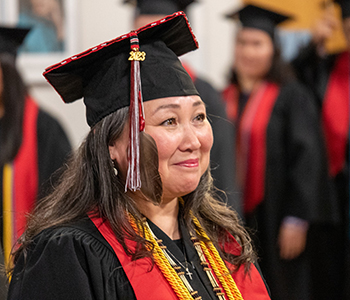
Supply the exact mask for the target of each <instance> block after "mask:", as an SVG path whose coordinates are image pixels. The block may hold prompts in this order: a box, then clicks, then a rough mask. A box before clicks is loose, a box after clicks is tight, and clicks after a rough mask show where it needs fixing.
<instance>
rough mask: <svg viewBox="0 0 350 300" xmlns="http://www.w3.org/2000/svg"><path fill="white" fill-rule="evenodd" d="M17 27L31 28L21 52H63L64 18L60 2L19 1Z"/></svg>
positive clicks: (54, 0)
mask: <svg viewBox="0 0 350 300" xmlns="http://www.w3.org/2000/svg"><path fill="white" fill-rule="evenodd" d="M19 4H20V7H19V9H20V13H19V18H18V26H19V27H27V28H31V31H30V33H29V34H28V37H27V38H26V39H25V41H24V43H23V46H22V48H21V51H24V52H40V53H47V52H60V51H64V26H63V25H64V22H63V21H64V17H63V8H62V1H61V0H21V1H19Z"/></svg>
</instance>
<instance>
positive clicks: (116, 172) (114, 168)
mask: <svg viewBox="0 0 350 300" xmlns="http://www.w3.org/2000/svg"><path fill="white" fill-rule="evenodd" d="M112 166H113V170H114V175H115V176H118V169H117V168H116V167H115V163H114V161H113V160H112Z"/></svg>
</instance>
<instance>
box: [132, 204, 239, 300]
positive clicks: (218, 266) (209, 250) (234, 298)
mask: <svg viewBox="0 0 350 300" xmlns="http://www.w3.org/2000/svg"><path fill="white" fill-rule="evenodd" d="M181 201H183V200H182V199H181V198H180V202H181ZM182 203H183V202H182ZM191 217H192V221H193V223H194V224H195V226H196V227H197V229H196V230H197V234H198V235H200V236H202V237H203V238H205V239H207V240H208V241H209V242H206V243H205V242H203V241H199V243H200V250H201V251H198V254H199V255H204V256H205V257H206V258H207V260H208V261H209V264H210V266H211V268H212V270H213V271H214V273H215V275H216V277H217V278H218V279H219V281H220V283H221V285H222V287H223V289H224V291H225V293H226V295H227V297H228V299H229V300H243V297H242V295H241V293H240V291H239V289H238V287H237V285H236V283H235V282H234V280H233V278H232V276H231V274H230V272H229V270H228V269H227V267H226V265H225V263H224V261H223V260H222V258H221V256H220V254H219V252H218V251H217V249H216V248H215V246H214V245H213V243H212V242H211V241H210V239H209V237H208V235H207V234H206V232H205V231H204V230H203V228H202V226H201V224H200V222H199V221H198V219H197V218H196V217H195V216H194V215H193V214H191ZM129 221H130V224H131V226H132V227H133V229H134V230H135V232H136V233H140V228H139V227H138V226H137V224H136V221H135V219H134V217H133V216H132V215H131V214H129ZM143 226H144V228H145V236H144V238H145V239H146V240H148V241H150V242H151V243H152V244H153V246H154V249H153V253H152V254H153V257H154V261H155V263H156V265H157V266H158V268H159V269H160V271H161V272H162V274H163V275H164V277H165V278H166V279H167V281H168V282H169V284H170V286H171V287H172V289H173V290H174V292H175V294H176V295H177V297H178V298H179V299H183V300H193V297H192V296H191V294H190V292H189V291H188V289H187V288H186V286H185V285H184V283H183V282H182V280H181V278H180V277H179V275H178V274H177V273H176V271H175V270H174V268H173V267H172V266H171V264H170V263H169V261H168V260H167V258H166V257H165V255H164V253H163V251H162V249H161V247H160V245H159V244H158V242H157V241H156V239H155V238H154V237H153V235H152V234H151V232H150V230H149V228H148V226H147V225H143ZM149 250H150V249H149ZM200 252H202V254H200Z"/></svg>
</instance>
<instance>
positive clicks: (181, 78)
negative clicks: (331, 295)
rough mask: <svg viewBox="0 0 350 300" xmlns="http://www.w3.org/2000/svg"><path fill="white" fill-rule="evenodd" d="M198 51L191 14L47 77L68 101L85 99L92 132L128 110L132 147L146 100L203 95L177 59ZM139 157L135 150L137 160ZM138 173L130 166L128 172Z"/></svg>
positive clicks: (81, 57)
mask: <svg viewBox="0 0 350 300" xmlns="http://www.w3.org/2000/svg"><path fill="white" fill-rule="evenodd" d="M197 48H198V43H197V40H196V38H195V37H194V35H193V32H192V29H191V27H190V25H189V23H188V20H187V17H186V15H185V14H184V13H183V12H177V13H175V14H173V15H171V16H167V17H165V18H163V19H161V20H159V21H156V22H153V23H152V24H148V25H146V26H144V27H141V28H139V29H137V30H135V31H131V32H130V33H128V34H125V35H123V36H120V37H118V38H116V39H113V40H111V41H108V42H105V43H102V44H100V45H98V46H96V47H93V48H91V49H89V50H87V51H85V52H82V53H80V54H78V55H75V56H72V57H70V58H68V59H66V60H64V61H62V62H61V63H58V64H56V65H53V66H51V67H49V68H47V69H46V70H45V72H44V74H43V75H44V76H45V78H46V79H47V80H48V82H49V83H50V84H51V85H52V86H53V87H54V88H55V90H56V91H57V92H58V93H59V94H60V96H61V97H62V99H63V100H64V101H65V102H67V103H68V102H73V101H75V100H77V99H80V98H82V97H83V98H84V103H85V106H86V117H87V122H88V124H89V125H90V126H91V127H92V126H94V125H95V124H96V123H97V122H98V121H100V120H101V119H102V118H104V117H106V116H107V115H109V114H111V113H113V112H115V111H116V110H118V109H120V108H122V107H126V106H129V107H130V108H129V110H130V122H129V123H130V126H133V127H135V128H137V129H135V128H131V129H130V130H131V131H132V132H133V134H132V136H136V138H134V139H131V143H137V141H138V132H139V130H143V128H142V124H143V116H142V111H143V110H142V100H143V101H148V100H153V99H157V98H165V97H173V96H188V95H198V92H197V90H196V88H195V87H194V84H193V82H192V80H191V77H190V76H189V75H188V73H187V72H186V71H185V69H184V68H183V66H182V64H181V62H180V61H179V59H178V56H180V55H183V54H185V53H187V52H189V51H192V50H195V49H197ZM144 58H145V59H144ZM143 59H144V60H143ZM139 114H141V115H140V116H139ZM134 130H135V132H134ZM135 147H136V146H135ZM137 147H138V146H137ZM129 148H132V149H134V148H133V146H131V147H129ZM131 151H133V150H131ZM138 153H139V151H137V150H135V156H137V155H138ZM131 156H132V157H134V156H133V154H131ZM133 159H134V158H132V160H133ZM135 164H136V163H135ZM137 164H138V163H137ZM133 168H134V167H133V166H131V167H130V165H129V170H130V169H133ZM127 186H128V187H129V188H131V189H133V190H135V189H138V188H139V187H140V186H139V185H138V184H136V185H133V184H128V183H127ZM135 186H136V188H135Z"/></svg>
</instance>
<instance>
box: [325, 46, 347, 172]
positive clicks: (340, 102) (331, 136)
mask: <svg viewBox="0 0 350 300" xmlns="http://www.w3.org/2000/svg"><path fill="white" fill-rule="evenodd" d="M349 81H350V59H349V52H344V53H342V54H339V56H338V57H337V60H336V62H335V65H334V68H333V71H332V73H331V74H330V78H329V81H328V86H327V90H326V93H325V97H324V100H323V106H322V123H323V129H324V133H325V139H326V146H327V153H328V158H329V159H328V161H329V170H330V174H331V175H332V176H336V175H337V174H338V173H339V172H341V171H342V169H343V167H344V164H345V157H346V143H347V141H348V135H349V113H350V111H349V105H350V101H349V99H350V84H349Z"/></svg>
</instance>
